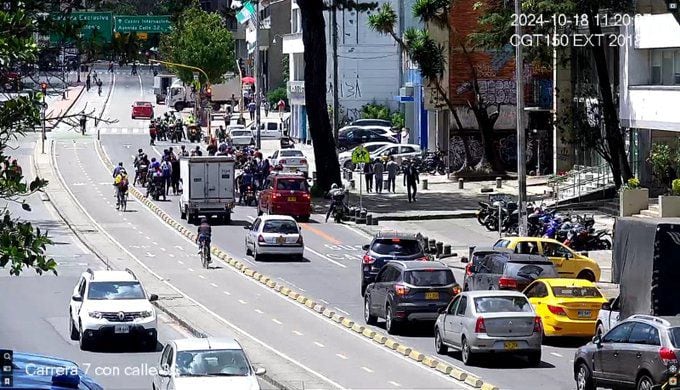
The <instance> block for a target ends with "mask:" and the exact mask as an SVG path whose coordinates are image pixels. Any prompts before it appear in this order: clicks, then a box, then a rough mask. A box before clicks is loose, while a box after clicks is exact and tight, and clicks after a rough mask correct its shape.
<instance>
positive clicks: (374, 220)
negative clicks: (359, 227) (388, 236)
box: [373, 217, 380, 226]
mask: <svg viewBox="0 0 680 390" xmlns="http://www.w3.org/2000/svg"><path fill="white" fill-rule="evenodd" d="M379 221H380V219H379V218H378V217H373V226H378V222H379Z"/></svg>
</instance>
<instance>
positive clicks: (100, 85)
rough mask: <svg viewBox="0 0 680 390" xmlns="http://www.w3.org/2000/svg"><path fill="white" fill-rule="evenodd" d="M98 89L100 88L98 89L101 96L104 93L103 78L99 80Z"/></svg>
mask: <svg viewBox="0 0 680 390" xmlns="http://www.w3.org/2000/svg"><path fill="white" fill-rule="evenodd" d="M97 89H98V90H99V91H98V93H99V96H101V95H102V81H101V79H100V80H97Z"/></svg>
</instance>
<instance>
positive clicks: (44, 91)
mask: <svg viewBox="0 0 680 390" xmlns="http://www.w3.org/2000/svg"><path fill="white" fill-rule="evenodd" d="M40 89H41V90H42V93H43V95H44V94H46V93H47V83H46V82H44V81H43V82H42V83H40Z"/></svg>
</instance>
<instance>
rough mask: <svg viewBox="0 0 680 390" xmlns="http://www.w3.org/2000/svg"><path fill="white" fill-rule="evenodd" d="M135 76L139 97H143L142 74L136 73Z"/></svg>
mask: <svg viewBox="0 0 680 390" xmlns="http://www.w3.org/2000/svg"><path fill="white" fill-rule="evenodd" d="M137 78H138V79H139V97H144V86H143V85H142V75H141V74H140V73H137Z"/></svg>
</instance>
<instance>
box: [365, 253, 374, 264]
mask: <svg viewBox="0 0 680 390" xmlns="http://www.w3.org/2000/svg"><path fill="white" fill-rule="evenodd" d="M362 262H363V263H364V264H373V263H375V257H372V256H369V255H364V257H363V259H362Z"/></svg>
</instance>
